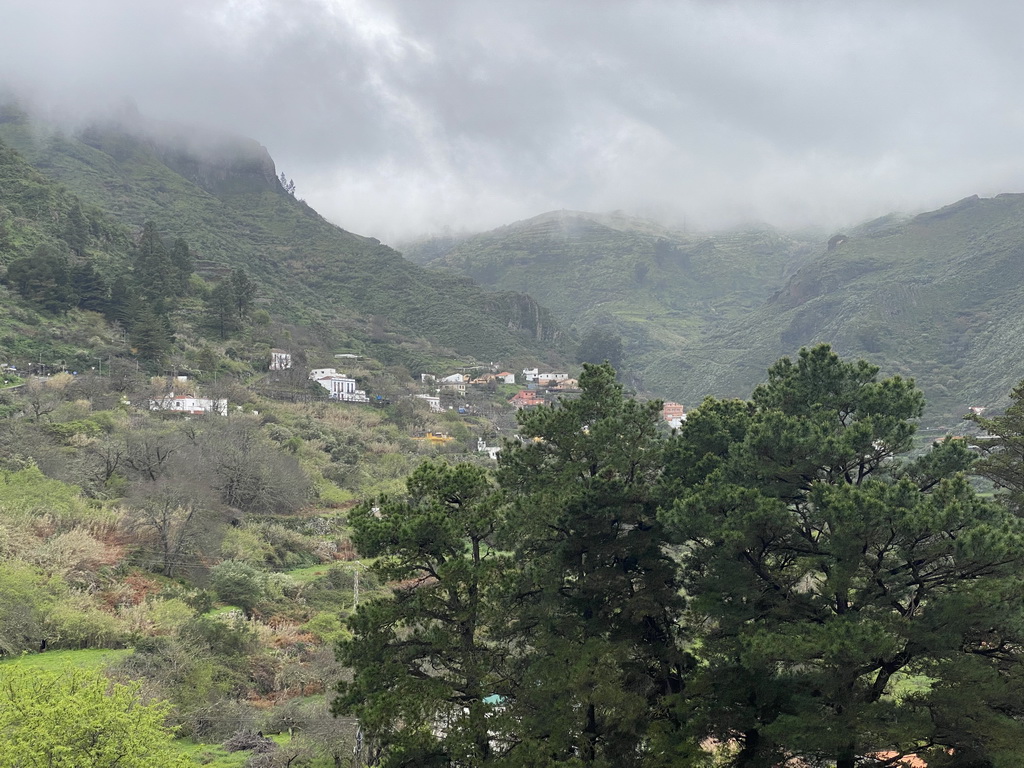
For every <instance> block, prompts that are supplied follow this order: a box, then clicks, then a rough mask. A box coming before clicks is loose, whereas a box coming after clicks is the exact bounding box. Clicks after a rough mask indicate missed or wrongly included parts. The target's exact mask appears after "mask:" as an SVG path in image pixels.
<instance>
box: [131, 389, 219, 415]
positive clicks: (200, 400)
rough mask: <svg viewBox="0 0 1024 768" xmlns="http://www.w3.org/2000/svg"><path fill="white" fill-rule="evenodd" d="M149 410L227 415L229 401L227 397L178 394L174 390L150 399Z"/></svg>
mask: <svg viewBox="0 0 1024 768" xmlns="http://www.w3.org/2000/svg"><path fill="white" fill-rule="evenodd" d="M149 410H151V411H170V412H171V413H185V414H188V415H190V416H204V415H206V414H208V413H216V414H218V415H220V416H227V415H228V401H227V399H226V398H220V399H219V400H214V399H212V398H209V397H192V396H188V395H177V396H176V395H175V394H174V393H173V392H169V393H167V395H165V396H164V397H162V398H160V399H158V400H150V401H149Z"/></svg>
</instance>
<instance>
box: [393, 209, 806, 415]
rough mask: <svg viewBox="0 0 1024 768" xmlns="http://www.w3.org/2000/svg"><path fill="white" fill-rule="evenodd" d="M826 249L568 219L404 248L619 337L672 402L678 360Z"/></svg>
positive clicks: (650, 383)
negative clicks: (526, 295) (684, 351)
mask: <svg viewBox="0 0 1024 768" xmlns="http://www.w3.org/2000/svg"><path fill="white" fill-rule="evenodd" d="M821 244H822V241H821V240H815V239H814V238H813V237H802V236H792V235H784V234H781V233H779V232H776V231H774V230H771V229H768V228H762V229H751V230H747V231H735V232H728V233H719V234H716V235H713V236H707V235H695V234H689V233H684V232H679V231H675V230H671V229H668V228H665V227H662V226H660V225H658V224H656V223H654V222H651V221H647V220H643V219H636V218H632V217H628V216H623V215H610V216H602V215H597V214H590V213H581V212H575V211H558V212H552V213H546V214H543V215H541V216H537V217H535V218H532V219H528V220H526V221H521V222H518V223H516V224H511V225H509V226H506V227H501V228H499V229H496V230H493V231H491V232H485V233H482V234H478V235H473V236H470V237H466V238H462V239H457V238H448V239H435V240H426V241H421V242H418V243H412V244H409V245H407V246H403V247H402V250H403V253H405V255H406V256H407V257H408V258H410V259H412V260H414V261H418V262H420V263H426V264H429V265H430V266H432V267H436V268H443V269H447V270H452V271H455V272H457V273H459V274H463V275H466V276H468V277H471V278H472V279H474V280H476V281H478V282H480V283H482V284H484V285H487V286H489V287H492V288H494V289H498V290H513V291H522V292H526V293H529V294H530V295H531V296H533V297H534V298H536V299H537V300H538V301H539V302H541V303H542V304H544V305H546V306H548V307H551V309H552V311H553V312H554V313H555V314H556V316H557V317H558V318H559V319H560V320H561V321H562V322H564V323H567V324H568V323H574V324H575V326H576V328H577V329H578V330H580V331H585V330H586V329H589V328H592V327H606V328H609V329H614V330H615V331H616V332H617V333H619V334H621V335H622V336H623V338H624V340H625V342H626V353H627V354H626V365H627V366H628V368H629V369H630V371H631V373H633V374H634V375H635V376H636V377H637V383H638V384H640V385H641V386H643V387H644V388H646V389H648V390H651V391H653V392H655V393H658V394H662V395H669V396H672V395H674V394H675V393H677V392H678V391H680V390H679V387H678V386H677V380H678V363H677V360H676V358H675V356H674V354H673V350H676V349H679V348H681V347H684V346H686V345H692V344H694V343H698V342H699V340H700V339H701V338H703V337H704V336H705V335H706V334H707V333H708V332H709V330H710V329H712V328H715V327H717V326H719V325H720V324H721V323H722V322H723V321H725V320H728V319H731V318H737V317H740V316H742V315H744V314H745V313H747V312H750V311H752V310H753V309H754V308H756V307H757V306H759V305H760V304H762V303H763V302H764V301H765V300H766V299H768V297H770V296H771V293H772V291H773V290H775V289H776V288H777V287H778V286H779V285H780V284H782V282H783V281H784V280H785V278H786V277H787V276H788V275H790V274H792V272H793V271H794V270H795V269H796V267H797V266H799V265H800V264H801V263H803V261H804V260H806V259H807V258H809V257H811V256H812V255H814V254H815V253H816V252H817V250H818V249H819V248H820V247H821Z"/></svg>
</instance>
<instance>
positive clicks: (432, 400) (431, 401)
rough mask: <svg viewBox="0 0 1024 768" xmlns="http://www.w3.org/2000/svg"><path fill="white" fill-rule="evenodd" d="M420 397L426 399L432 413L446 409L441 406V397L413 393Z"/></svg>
mask: <svg viewBox="0 0 1024 768" xmlns="http://www.w3.org/2000/svg"><path fill="white" fill-rule="evenodd" d="M413 397H418V398H419V399H420V400H425V401H426V403H427V405H429V406H430V412H431V413H443V412H444V409H443V408H442V407H441V398H440V397H435V396H434V395H413Z"/></svg>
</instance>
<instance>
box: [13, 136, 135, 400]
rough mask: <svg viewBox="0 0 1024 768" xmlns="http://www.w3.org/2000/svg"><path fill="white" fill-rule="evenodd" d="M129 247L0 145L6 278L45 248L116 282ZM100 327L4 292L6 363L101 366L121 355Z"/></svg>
mask: <svg viewBox="0 0 1024 768" xmlns="http://www.w3.org/2000/svg"><path fill="white" fill-rule="evenodd" d="M131 247H132V239H131V233H130V232H129V231H128V229H126V228H125V227H123V226H121V225H119V224H118V223H117V222H115V221H114V220H113V219H111V218H110V217H109V216H106V215H105V214H104V213H103V212H102V211H100V210H99V209H97V208H94V207H92V206H88V205H83V204H82V202H81V201H80V200H79V199H78V198H77V197H76V196H75V195H73V194H72V193H70V192H69V191H68V190H67V189H65V188H63V187H61V186H60V185H58V184H56V183H55V182H53V181H51V180H50V179H48V178H46V177H45V176H44V175H43V174H41V173H39V172H38V171H37V170H35V169H34V168H32V166H30V165H29V164H28V163H27V162H26V161H25V160H24V158H22V157H21V156H20V155H18V153H17V152H15V151H14V150H12V149H11V148H10V147H8V146H6V145H4V144H3V143H2V142H0V274H3V273H5V272H6V268H7V265H8V264H10V263H11V262H13V261H15V260H16V259H26V258H34V254H36V253H37V249H40V248H42V249H45V250H48V251H53V252H56V253H74V254H75V259H76V261H77V262H79V263H87V264H91V265H92V266H93V267H94V268H95V269H96V270H97V271H98V272H99V273H100V274H102V275H104V276H106V277H107V278H112V277H113V276H115V275H116V274H118V273H119V272H121V271H123V270H124V269H125V265H126V264H127V262H128V259H129V253H130V251H131ZM102 325H103V323H102V321H101V320H99V319H98V318H97V317H96V316H85V315H83V314H82V313H77V312H76V313H71V314H70V315H68V314H60V315H54V314H52V313H48V312H44V311H41V310H40V308H39V307H38V306H36V305H34V304H33V303H31V302H25V301H23V300H22V299H21V297H19V296H17V295H16V294H15V293H14V292H13V291H12V290H11V289H10V288H8V287H7V286H6V285H0V363H5V364H9V365H13V364H14V362H15V361H18V363H19V364H22V363H23V362H24V361H34V362H37V363H39V364H47V365H50V366H53V365H54V364H59V363H60V362H61V361H63V363H64V364H66V365H67V366H68V367H69V368H71V369H74V368H75V367H87V366H88V365H90V364H91V365H95V364H96V362H97V359H99V358H104V359H105V358H107V357H108V355H110V354H115V355H116V354H117V353H118V351H119V348H118V345H116V344H114V343H113V342H112V339H111V338H110V337H109V334H106V333H104V332H103V329H102ZM0 410H2V408H0Z"/></svg>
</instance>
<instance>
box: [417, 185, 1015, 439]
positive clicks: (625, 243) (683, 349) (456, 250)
mask: <svg viewBox="0 0 1024 768" xmlns="http://www.w3.org/2000/svg"><path fill="white" fill-rule="evenodd" d="M405 253H406V254H407V255H408V256H409V257H410V258H413V259H416V260H419V261H422V262H425V263H429V264H431V265H432V266H436V267H443V268H447V269H451V270H455V271H457V272H459V273H460V274H465V275H468V276H470V277H473V278H474V279H476V280H478V281H480V282H482V283H484V284H485V285H489V286H492V287H494V288H497V289H503V290H522V291H529V292H530V293H531V295H533V296H535V297H536V298H537V300H538V301H540V302H542V303H543V304H545V305H546V306H549V307H551V308H552V311H554V312H555V313H556V314H557V315H558V317H559V318H560V319H561V320H562V321H563V322H565V323H575V325H576V328H577V329H578V330H580V331H584V330H585V329H587V328H589V327H594V326H599V327H606V328H611V329H614V331H615V332H617V333H619V334H621V335H622V337H623V338H624V341H625V365H626V366H627V368H628V369H629V370H630V372H631V373H632V374H634V376H635V381H636V383H637V385H638V386H640V387H643V388H644V389H647V390H648V391H650V392H652V393H654V394H657V395H660V396H663V397H669V398H672V399H678V400H680V401H682V402H684V403H687V404H689V405H696V404H698V403H699V402H700V401H701V400H702V399H703V398H704V397H705V396H707V395H716V396H730V395H731V396H740V397H745V396H747V395H749V393H750V391H751V390H752V388H753V387H754V386H755V385H756V384H758V383H759V382H760V381H761V380H762V378H763V371H764V370H765V368H766V367H767V366H768V365H769V364H770V363H771V362H772V361H773V360H775V359H777V358H779V357H780V356H783V355H792V354H794V353H795V352H796V351H797V350H798V349H799V348H800V347H801V346H804V345H809V344H813V343H817V342H828V343H830V344H832V345H834V346H835V347H836V349H837V350H839V351H840V352H841V353H842V354H844V355H851V356H863V357H866V358H868V359H870V360H872V361H873V362H875V363H877V364H879V365H881V366H882V368H883V370H885V371H887V372H892V373H901V374H903V375H907V376H913V377H915V378H916V379H917V380H918V382H919V383H920V385H921V386H922V388H923V390H924V392H925V395H926V396H927V399H928V403H929V410H928V413H927V415H926V419H927V421H928V422H929V423H931V424H934V425H939V424H942V425H946V426H951V427H952V426H955V425H956V424H957V423H958V421H959V418H960V416H962V415H963V413H964V412H966V410H967V409H968V408H969V407H972V406H986V407H993V406H999V405H1001V404H1002V403H1004V402H1005V398H1006V395H1007V393H1008V392H1009V391H1010V389H1011V387H1012V386H1013V385H1014V384H1015V383H1016V382H1017V381H1019V380H1020V379H1021V378H1022V377H1024V362H1022V361H1021V359H1020V356H1019V354H1018V350H1019V348H1020V341H1019V340H1020V339H1021V338H1022V337H1024V317H1022V316H1021V313H1020V311H1019V307H1020V306H1021V303H1022V298H1024V296H1022V291H1024V285H1022V278H1024V195H1000V196H998V197H995V198H993V199H986V200H982V199H978V198H977V197H972V198H968V199H966V200H963V201H960V202H959V203H956V204H954V205H950V206H947V207H945V208H942V209H940V210H937V211H933V212H930V213H924V214H921V215H918V216H915V217H906V216H898V215H895V214H893V215H890V216H886V217H883V218H881V219H877V220H875V221H871V222H868V223H865V224H863V225H861V226H858V227H856V228H853V229H851V230H849V231H847V232H845V233H843V234H842V235H837V236H836V237H834V238H832V240H831V241H830V242H829V243H828V244H827V245H826V243H825V242H824V238H821V239H820V240H818V241H815V240H814V239H813V238H810V237H804V236H799V235H786V234H782V233H778V232H774V231H771V230H749V231H740V232H731V233H725V234H714V235H711V236H697V235H692V234H686V233H679V232H672V231H670V230H666V229H664V228H661V227H659V226H657V225H655V224H652V223H650V222H645V221H641V220H636V219H629V218H627V217H621V216H595V215H592V214H583V213H573V212H561V213H549V214H545V215H543V216H539V217H537V218H534V219H530V220H528V221H523V222H519V223H516V224H512V225H509V226H506V227H502V228H500V229H496V230H493V231H491V232H487V233H484V234H480V235H474V236H470V237H465V238H461V239H458V238H449V239H448V240H435V241H425V242H421V243H415V244H412V245H410V246H408V247H407V248H406V249H405Z"/></svg>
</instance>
